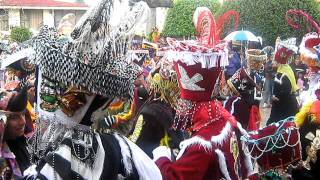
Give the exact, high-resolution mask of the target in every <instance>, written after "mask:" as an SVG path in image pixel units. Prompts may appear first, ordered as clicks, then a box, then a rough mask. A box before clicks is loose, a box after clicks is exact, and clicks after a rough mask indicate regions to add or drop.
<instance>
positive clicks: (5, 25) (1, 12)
mask: <svg viewBox="0 0 320 180" xmlns="http://www.w3.org/2000/svg"><path fill="white" fill-rule="evenodd" d="M0 30H1V31H9V13H8V10H7V9H0Z"/></svg>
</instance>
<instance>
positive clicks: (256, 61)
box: [246, 49, 268, 70]
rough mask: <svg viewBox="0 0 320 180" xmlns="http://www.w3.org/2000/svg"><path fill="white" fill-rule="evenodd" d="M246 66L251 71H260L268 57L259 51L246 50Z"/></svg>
mask: <svg viewBox="0 0 320 180" xmlns="http://www.w3.org/2000/svg"><path fill="white" fill-rule="evenodd" d="M246 57H247V59H248V66H249V68H250V69H252V70H260V69H261V68H262V67H263V64H264V63H265V62H266V60H267V58H268V56H267V54H266V53H265V52H264V51H262V50H260V49H248V50H247V51H246Z"/></svg>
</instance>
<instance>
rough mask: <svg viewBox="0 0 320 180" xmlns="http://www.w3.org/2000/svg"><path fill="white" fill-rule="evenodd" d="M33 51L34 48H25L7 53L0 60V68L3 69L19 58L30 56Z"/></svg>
mask: <svg viewBox="0 0 320 180" xmlns="http://www.w3.org/2000/svg"><path fill="white" fill-rule="evenodd" d="M33 53H34V50H33V49H32V48H26V49H22V50H20V51H18V52H16V53H13V54H10V55H8V56H7V57H6V58H4V59H2V61H1V67H0V69H1V70H4V69H5V68H6V67H7V66H9V65H10V64H12V63H14V62H16V61H19V60H21V59H24V58H27V57H30V56H31V55H32V54H33Z"/></svg>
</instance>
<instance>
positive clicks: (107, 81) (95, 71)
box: [32, 0, 148, 123]
mask: <svg viewBox="0 0 320 180" xmlns="http://www.w3.org/2000/svg"><path fill="white" fill-rule="evenodd" d="M113 3H114V2H113V1H112V0H102V1H100V2H99V3H98V4H97V5H96V6H93V7H92V8H91V9H90V10H88V11H87V12H86V13H85V14H84V15H83V16H82V18H81V19H80V20H79V22H78V23H77V25H76V26H75V28H74V30H73V31H72V33H71V38H70V39H65V38H64V39H61V38H60V37H59V35H58V33H57V31H56V30H55V29H54V28H49V27H47V26H44V27H42V28H41V30H40V32H39V34H38V35H37V36H36V37H34V38H33V43H32V45H33V49H34V51H35V53H34V59H33V61H34V63H35V64H36V65H37V66H38V69H39V73H38V74H39V76H38V82H39V83H38V87H37V92H38V102H37V103H38V105H39V107H38V109H39V112H40V113H44V114H45V115H46V116H52V114H53V115H54V117H55V118H57V119H64V120H71V121H74V122H76V123H79V121H80V120H81V119H82V117H83V116H84V113H85V112H86V111H87V109H88V108H89V105H90V103H91V102H92V101H93V99H94V96H95V95H101V96H104V97H110V98H112V97H119V98H131V97H132V96H133V87H134V84H133V82H134V80H135V78H136V77H137V76H138V75H139V74H141V68H140V67H139V66H138V65H136V64H134V63H128V62H127V61H126V60H125V59H126V54H127V51H128V46H129V44H130V41H131V38H132V37H133V32H134V28H135V27H136V25H138V24H139V23H140V22H141V21H142V20H145V18H146V14H145V13H146V12H147V11H148V6H147V4H146V3H145V2H138V3H136V4H135V5H134V6H133V7H131V9H130V11H126V13H124V14H123V16H121V17H120V20H119V21H117V23H113V24H112V23H111V20H112V19H111V18H118V16H116V15H115V13H117V12H115V11H113ZM127 9H129V8H127ZM52 112H55V113H52ZM49 114H50V115H49Z"/></svg>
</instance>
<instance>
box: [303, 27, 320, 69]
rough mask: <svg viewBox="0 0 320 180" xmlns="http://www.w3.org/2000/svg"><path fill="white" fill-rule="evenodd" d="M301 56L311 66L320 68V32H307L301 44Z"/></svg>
mask: <svg viewBox="0 0 320 180" xmlns="http://www.w3.org/2000/svg"><path fill="white" fill-rule="evenodd" d="M300 57H301V60H302V61H303V63H305V64H306V65H308V66H309V67H319V68H320V34H318V33H315V32H313V33H308V34H306V35H305V36H304V37H303V39H302V41H301V44H300Z"/></svg>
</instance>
